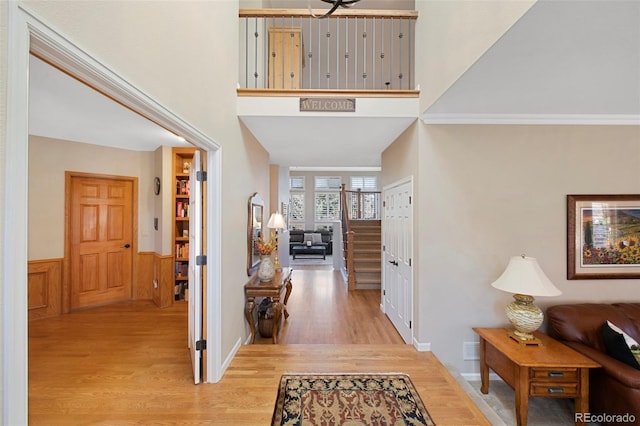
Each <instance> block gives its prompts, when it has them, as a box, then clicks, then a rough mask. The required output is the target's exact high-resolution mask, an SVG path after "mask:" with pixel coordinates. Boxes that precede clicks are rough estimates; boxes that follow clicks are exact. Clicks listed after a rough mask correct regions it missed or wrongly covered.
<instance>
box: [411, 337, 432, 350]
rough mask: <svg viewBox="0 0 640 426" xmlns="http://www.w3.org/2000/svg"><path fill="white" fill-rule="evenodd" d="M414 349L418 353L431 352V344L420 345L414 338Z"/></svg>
mask: <svg viewBox="0 0 640 426" xmlns="http://www.w3.org/2000/svg"><path fill="white" fill-rule="evenodd" d="M413 347H414V348H416V350H417V351H418V352H431V342H427V343H420V342H418V341H417V340H416V339H415V338H414V339H413Z"/></svg>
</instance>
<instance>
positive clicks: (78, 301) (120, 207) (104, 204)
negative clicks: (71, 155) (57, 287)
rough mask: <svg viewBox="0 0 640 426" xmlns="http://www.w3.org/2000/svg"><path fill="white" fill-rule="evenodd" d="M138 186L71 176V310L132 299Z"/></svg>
mask: <svg viewBox="0 0 640 426" xmlns="http://www.w3.org/2000/svg"><path fill="white" fill-rule="evenodd" d="M133 182H134V181H133V180H132V179H130V178H118V177H113V178H112V177H96V176H90V175H86V176H71V179H70V185H69V191H70V201H69V214H70V218H69V234H68V238H69V247H70V259H69V260H70V284H71V289H70V308H71V309H80V308H86V307H89V306H96V305H103V304H106V303H111V302H115V301H119V300H127V299H131V294H132V292H131V290H132V285H131V283H132V268H133V247H132V246H133V188H134V187H133Z"/></svg>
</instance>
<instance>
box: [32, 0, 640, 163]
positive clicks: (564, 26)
mask: <svg viewBox="0 0 640 426" xmlns="http://www.w3.org/2000/svg"><path fill="white" fill-rule="evenodd" d="M283 1H284V0H281V1H278V0H265V2H266V3H270V7H279V5H280V6H282V4H281V3H283ZM374 2H377V4H375V5H373V3H374ZM242 3H243V2H241V4H242ZM309 3H311V5H312V7H314V8H319V7H323V6H322V5H325V3H320V2H319V1H317V0H313V1H309V0H298V1H297V2H296V7H302V8H305V7H307V5H308V4H309ZM361 3H363V4H364V3H367V7H368V8H384V7H383V6H384V5H388V4H390V3H391V2H388V1H387V2H384V1H378V0H365V1H363V2H361ZM285 4H286V5H287V7H292V6H291V5H292V3H291V2H289V1H287V2H285ZM393 4H394V6H397V7H396V8H400V9H412V8H413V7H414V2H413V1H405V0H402V1H397V2H396V1H394V2H393ZM265 6H266V5H265ZM374 6H375V7H374ZM639 22H640V0H617V1H581V0H539V1H538V2H537V3H536V4H534V5H533V6H532V7H531V9H530V10H529V11H528V12H527V13H526V14H525V15H524V16H523V17H522V18H521V19H520V20H519V21H518V22H516V23H515V24H514V25H513V26H512V28H511V29H510V30H509V31H507V32H506V33H505V34H504V35H503V36H502V37H501V38H500V39H499V40H498V41H497V42H496V43H495V44H494V45H493V46H492V47H491V48H490V49H489V50H488V51H487V52H486V53H485V54H484V55H483V56H482V57H480V58H479V59H478V60H477V61H476V63H475V64H473V65H472V66H471V67H470V68H469V69H468V70H467V71H466V73H464V74H463V75H462V76H461V77H460V78H459V79H458V80H457V81H456V82H455V83H454V84H453V85H452V86H451V87H450V88H449V89H448V90H447V91H446V92H445V93H444V94H443V95H442V96H441V97H440V98H439V99H438V100H437V101H436V102H435V103H434V104H433V105H432V106H431V107H430V108H429V109H428V110H427V111H424V112H423V115H422V117H423V118H424V119H425V120H426V121H427V122H429V121H432V122H446V117H449V118H451V117H454V120H453V122H455V117H461V116H462V117H467V120H468V119H469V117H471V118H473V117H475V119H476V120H477V122H482V121H483V120H484V119H485V118H486V117H494V118H495V117H513V116H517V117H520V119H521V118H522V117H530V116H535V117H543V118H544V117H546V120H547V121H548V122H553V117H557V116H568V115H569V116H582V117H587V118H588V117H592V116H599V117H602V116H613V117H621V120H622V122H625V123H626V122H630V123H634V124H639V123H640V120H639V118H638V117H640V25H639V24H638V23H639ZM418 54H419V53H418ZM29 102H30V116H29V126H30V133H31V134H34V135H40V136H46V137H51V138H57V139H64V140H71V141H77V142H84V143H92V144H99V145H107V146H115V147H119V148H126V149H131V150H146V151H148V150H154V149H156V148H157V147H158V146H159V145H181V144H183V142H181V141H179V140H177V139H176V137H175V135H173V134H171V133H170V132H167V131H165V130H164V129H162V128H160V127H159V126H157V125H155V124H154V123H151V122H149V121H148V120H146V119H144V118H143V117H141V116H139V115H138V114H136V113H134V112H132V111H129V110H128V109H126V108H123V107H122V106H120V105H119V104H116V103H115V102H113V101H112V100H110V99H108V98H106V97H104V96H102V95H101V94H99V93H97V92H95V91H94V90H92V89H91V88H88V87H87V86H85V85H83V84H81V83H79V82H78V81H76V80H74V79H73V78H70V77H69V76H67V75H65V74H63V73H61V72H60V71H58V70H56V69H54V68H52V67H50V66H49V65H47V64H46V63H44V62H42V61H40V60H38V59H37V58H32V60H31V70H30V99H29ZM443 117H444V119H443ZM625 120H626V121H625ZM461 121H462V122H464V120H461ZM516 121H517V120H516ZM525 121H526V120H525ZM543 121H544V120H543ZM345 123H346V122H345ZM276 124H277V125H276ZM299 124H300V125H303V124H304V123H302V122H301V123H299ZM361 124H362V125H361V126H358V127H359V133H361V136H353V138H354V139H352V143H349V144H341V145H340V148H341V150H342V152H343V155H345V156H347V157H349V158H350V159H351V161H350V163H349V164H350V165H351V166H362V165H366V166H370V165H371V162H372V160H371V158H370V157H371V155H374V156H377V157H378V158H379V155H380V153H381V152H382V150H383V149H384V148H385V147H386V145H388V144H390V143H392V142H393V139H391V140H388V141H383V143H379V144H377V145H375V146H374V148H373V149H372V148H371V146H369V148H368V149H369V151H371V152H368V153H367V155H362V156H360V155H359V154H358V153H359V152H362V147H363V146H365V147H366V146H367V145H366V143H367V141H371V140H373V138H374V137H376V136H378V135H379V133H380V132H379V131H378V130H376V127H375V126H369V125H367V123H365V122H361ZM341 125H342V124H341V123H340V121H338V120H333V121H331V124H329V125H327V124H326V123H322V125H321V126H316V127H315V128H313V132H312V133H309V132H308V131H307V134H313V137H316V138H317V137H321V133H319V132H322V131H323V130H322V129H323V128H324V129H326V131H328V132H338V131H339V130H340V126H341ZM281 126H282V124H281V123H276V122H275V121H273V122H272V125H262V126H260V128H261V130H260V131H258V132H254V135H255V136H256V138H257V139H258V140H259V141H261V140H262V141H267V140H270V138H271V139H273V138H274V132H280V134H281V133H282V127H281ZM284 126H285V127H286V123H285V124H284ZM345 126H346V127H345V128H344V129H343V130H344V133H345V134H350V133H349V132H348V130H349V127H350V126H349V124H345ZM297 127H299V126H298V125H297V124H296V125H295V126H293V127H291V126H290V127H289V130H292V131H294V132H303V131H304V129H300V128H297ZM307 129H308V128H307ZM351 130H352V129H351ZM252 131H253V130H252ZM394 132H395V133H397V131H396V130H395V129H394ZM288 133H291V132H288ZM390 137H391V136H390ZM284 140H285V141H286V140H287V139H286V138H285V139H284ZM280 145H282V144H280ZM267 149H268V150H269V147H267ZM272 149H274V150H276V149H277V150H278V151H277V158H278V162H279V163H280V164H289V165H298V164H297V158H296V155H298V156H300V155H301V154H300V152H297V151H296V150H292V149H287V148H286V146H285V147H284V148H282V146H275V145H274V146H273V147H272ZM326 151H327V155H328V157H326V158H318V162H319V165H323V166H324V165H326V163H327V162H330V161H332V159H333V160H335V154H334V153H333V152H331V151H330V150H326ZM373 151H377V152H373ZM274 155H275V151H274ZM374 161H375V160H374ZM378 161H379V160H378ZM320 163H322V164H320ZM306 165H311V164H306ZM334 165H339V164H335V163H334Z"/></svg>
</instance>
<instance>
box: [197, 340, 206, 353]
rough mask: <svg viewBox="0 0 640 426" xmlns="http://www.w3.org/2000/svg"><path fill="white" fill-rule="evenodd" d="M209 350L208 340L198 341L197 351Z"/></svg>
mask: <svg viewBox="0 0 640 426" xmlns="http://www.w3.org/2000/svg"><path fill="white" fill-rule="evenodd" d="M206 349H207V341H206V340H198V341H197V342H196V351H204V350H206Z"/></svg>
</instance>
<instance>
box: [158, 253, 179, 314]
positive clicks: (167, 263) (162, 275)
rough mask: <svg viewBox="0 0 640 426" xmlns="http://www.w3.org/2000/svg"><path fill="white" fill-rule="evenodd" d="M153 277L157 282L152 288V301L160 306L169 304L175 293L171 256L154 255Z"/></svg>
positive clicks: (173, 267)
mask: <svg viewBox="0 0 640 426" xmlns="http://www.w3.org/2000/svg"><path fill="white" fill-rule="evenodd" d="M153 278H154V279H155V280H156V283H157V285H154V288H153V301H154V302H155V304H156V305H158V307H160V308H166V307H169V306H171V305H172V304H173V298H174V293H175V264H174V261H173V256H159V255H156V256H155V258H154V274H153Z"/></svg>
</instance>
